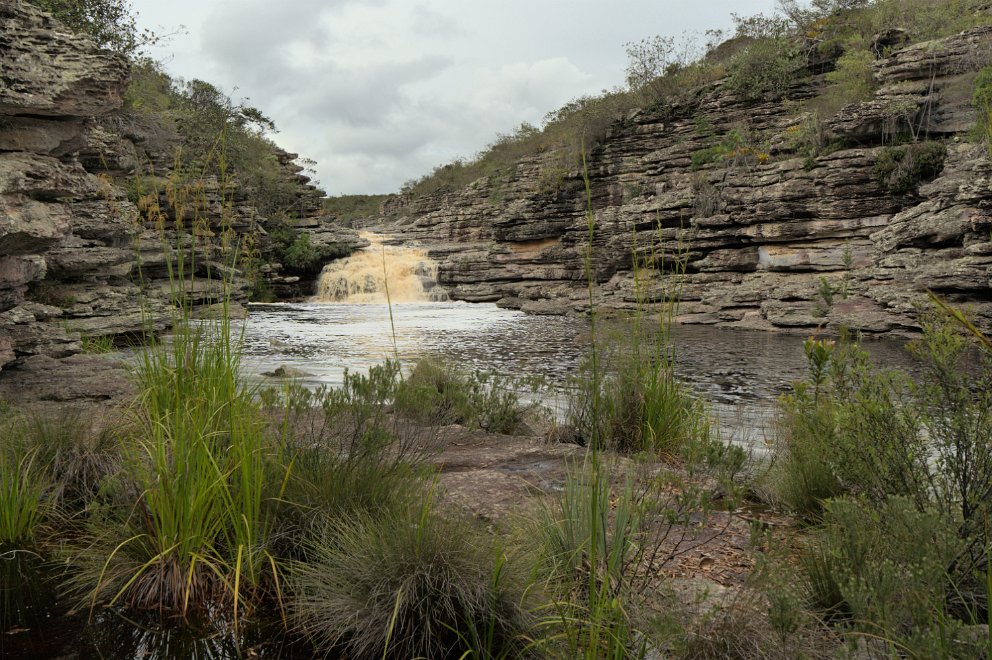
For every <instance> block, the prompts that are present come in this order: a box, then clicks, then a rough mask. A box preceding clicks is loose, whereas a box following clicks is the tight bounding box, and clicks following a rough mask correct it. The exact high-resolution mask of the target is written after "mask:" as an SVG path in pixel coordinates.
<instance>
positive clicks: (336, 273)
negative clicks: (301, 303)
mask: <svg viewBox="0 0 992 660" xmlns="http://www.w3.org/2000/svg"><path fill="white" fill-rule="evenodd" d="M360 235H361V236H362V238H365V239H367V240H368V241H369V244H370V245H369V246H368V247H367V248H364V249H362V250H359V251H358V252H355V253H354V254H352V255H351V256H349V257H346V258H344V259H339V260H337V261H334V262H331V263H329V264H327V265H326V266H324V270H322V271H321V273H320V279H319V280H318V281H317V295H316V296H315V298H314V300H315V301H317V302H343V303H385V302H386V286H387V285H388V287H389V300H390V301H392V302H394V303H395V302H427V301H441V300H447V294H446V293H445V292H444V290H443V289H441V288H440V287H438V286H437V264H436V263H435V262H434V261H433V260H431V259H430V258H429V257H428V256H427V253H426V252H424V251H423V250H418V249H415V248H407V247H398V246H393V245H384V244H383V240H384V239H385V238H387V237H385V236H382V235H380V234H373V233H370V232H362V233H361V234H360Z"/></svg>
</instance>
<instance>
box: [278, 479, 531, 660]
mask: <svg viewBox="0 0 992 660" xmlns="http://www.w3.org/2000/svg"><path fill="white" fill-rule="evenodd" d="M434 506H435V505H434V502H433V497H432V496H431V495H427V496H425V499H424V501H423V503H422V504H421V505H419V506H405V507H398V508H394V509H392V510H388V511H385V512H382V513H380V514H379V515H377V516H371V515H367V514H364V515H363V514H357V515H354V516H345V517H341V518H337V519H333V520H330V521H328V523H327V526H326V527H324V528H323V529H320V530H318V531H317V532H316V533H315V534H314V536H313V538H312V539H311V540H310V542H309V544H308V546H307V549H306V553H307V561H305V562H298V563H296V564H294V565H293V567H292V578H291V580H290V587H291V598H292V600H291V602H290V605H289V607H290V611H291V612H292V615H293V618H294V621H295V622H296V627H297V629H298V630H299V631H300V632H302V633H303V634H305V635H306V636H307V637H309V638H311V639H312V640H313V641H314V642H315V644H316V645H317V647H318V649H319V650H320V651H322V652H331V651H346V652H347V653H348V654H349V655H350V656H353V657H360V658H370V657H397V658H415V657H419V658H461V657H466V654H467V655H476V656H478V657H517V655H518V654H519V652H520V650H521V649H522V647H523V645H524V642H523V640H524V638H523V633H524V632H525V631H526V630H527V628H528V622H527V617H526V615H525V613H524V611H523V609H522V607H521V603H522V601H523V592H522V589H521V587H520V586H519V584H518V583H517V582H516V581H515V579H514V577H513V576H512V575H511V573H510V570H509V566H508V565H507V563H506V558H505V557H504V556H503V555H502V554H501V552H500V551H499V549H498V548H496V547H494V546H493V543H492V542H491V541H490V540H489V539H488V538H486V537H485V536H483V535H481V534H480V533H479V532H478V531H476V530H475V529H474V528H473V527H472V526H471V525H470V524H469V523H467V522H462V521H457V520H454V519H447V518H444V517H442V516H440V515H439V514H438V513H437V512H435V511H434Z"/></svg>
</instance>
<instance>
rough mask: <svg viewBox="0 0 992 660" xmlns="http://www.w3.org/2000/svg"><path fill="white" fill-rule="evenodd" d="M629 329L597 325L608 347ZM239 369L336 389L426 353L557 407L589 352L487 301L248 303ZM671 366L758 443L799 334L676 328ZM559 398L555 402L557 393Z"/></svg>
mask: <svg viewBox="0 0 992 660" xmlns="http://www.w3.org/2000/svg"><path fill="white" fill-rule="evenodd" d="M626 330H627V329H626V328H625V327H624V326H623V325H622V324H621V323H619V322H610V323H603V324H600V326H599V332H598V336H599V337H600V340H601V342H602V343H605V344H607V345H609V344H610V342H611V341H613V338H616V337H622V335H623V334H624V333H625V331H626ZM244 340H245V341H244V346H245V364H246V367H247V368H248V370H249V373H253V374H256V375H260V374H262V373H264V372H270V371H273V370H274V369H276V368H277V367H279V366H284V367H290V368H292V369H296V370H299V371H301V372H304V373H305V374H307V375H306V376H304V377H303V378H302V380H303V382H304V383H307V384H311V385H315V384H321V383H327V384H331V385H338V384H340V383H341V381H342V377H343V374H344V370H345V369H350V370H352V371H355V370H365V369H367V368H368V367H370V366H372V365H375V364H378V363H380V362H382V361H383V360H385V359H387V358H391V357H398V358H399V359H400V360H401V361H403V362H409V361H411V360H413V359H415V358H416V357H418V356H422V355H428V354H434V355H439V356H441V357H443V358H445V359H446V360H448V361H449V362H451V363H453V364H455V365H457V366H459V367H461V368H464V369H469V370H471V369H484V370H491V371H496V372H499V373H502V374H507V375H514V376H540V377H543V378H544V379H545V380H546V382H547V383H548V385H549V387H550V390H551V392H550V393H549V395H548V396H547V402H549V403H550V404H551V406H552V407H558V408H560V401H561V397H560V388H561V387H562V386H564V385H565V383H566V381H567V378H568V376H569V374H572V373H574V372H575V371H576V369H577V368H578V366H579V365H580V363H581V361H582V360H583V358H584V357H585V356H586V355H587V354H588V351H589V345H590V332H589V324H588V321H586V320H584V319H577V318H568V317H560V316H531V315H527V314H523V313H521V312H517V311H513V310H506V309H501V308H499V307H497V306H496V305H494V304H471V303H464V302H458V303H401V304H394V305H393V306H392V309H391V310H390V307H388V306H387V305H383V304H320V303H304V304H272V305H252V306H251V309H250V315H249V317H248V319H247V320H246V321H245V325H244ZM674 340H675V341H674V346H675V361H676V370H677V372H678V374H679V376H680V377H681V378H682V379H683V380H685V381H686V382H688V383H689V384H690V385H691V386H692V387H693V388H694V389H695V390H696V391H697V392H698V393H699V394H701V395H702V396H703V397H704V398H705V399H706V400H707V401H708V402H709V403H710V404H711V407H712V409H713V410H714V412H715V414H716V416H717V418H718V419H719V421H720V426H721V428H722V430H723V432H724V433H725V434H726V435H727V436H728V437H729V438H731V439H734V440H737V441H742V442H748V443H756V444H759V445H760V444H762V443H763V441H764V440H765V439H766V437H767V436H768V435H770V427H771V420H772V418H773V416H774V408H775V399H776V397H778V396H779V395H780V394H782V393H784V392H787V391H788V390H789V389H790V387H791V385H792V383H793V382H795V381H797V380H800V379H802V378H803V377H804V375H805V370H806V362H805V357H804V354H803V340H804V337H802V336H797V335H785V334H776V333H769V332H761V331H748V330H735V329H727V328H713V327H708V326H681V327H678V328H676V330H675V332H674ZM867 346H868V347H869V350H870V351H871V354H872V357H873V359H874V360H875V361H876V362H879V363H883V364H887V365H890V366H904V367H905V366H908V365H909V362H910V360H909V356H908V354H907V353H906V351H905V349H904V348H903V342H900V341H896V340H885V341H871V342H870V343H869V344H867ZM556 391H557V394H556Z"/></svg>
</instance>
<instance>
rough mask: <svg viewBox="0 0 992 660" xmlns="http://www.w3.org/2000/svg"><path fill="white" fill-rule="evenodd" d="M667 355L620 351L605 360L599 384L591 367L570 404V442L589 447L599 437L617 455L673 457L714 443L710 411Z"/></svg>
mask: <svg viewBox="0 0 992 660" xmlns="http://www.w3.org/2000/svg"><path fill="white" fill-rule="evenodd" d="M663 351H664V349H661V350H660V351H659V352H651V351H645V350H644V349H643V348H642V347H640V346H638V345H636V344H635V345H634V346H623V345H620V346H616V347H615V349H614V350H613V351H610V352H606V353H605V355H603V356H602V357H601V361H600V367H601V368H602V369H603V372H604V373H603V375H602V377H601V378H600V379H599V380H598V381H596V380H595V379H592V378H590V377H589V376H590V372H591V368H592V366H591V364H590V361H587V362H586V364H585V365H584V366H583V367H582V368H581V370H580V372H579V376H578V377H577V378H576V379H574V382H573V389H572V391H571V397H570V398H569V400H568V402H567V405H568V408H567V410H566V422H565V424H566V431H568V432H570V433H572V434H574V435H573V437H572V438H570V439H572V440H574V441H577V442H579V443H580V444H584V445H588V444H589V442H590V440H591V438H593V437H597V438H599V439H600V440H601V442H602V443H603V447H604V448H606V449H610V450H612V451H617V452H621V453H638V452H650V453H655V454H662V455H668V456H672V457H674V456H679V455H682V453H683V452H684V451H685V450H687V448H688V447H689V445H692V444H694V443H699V442H705V441H707V440H709V438H710V427H709V420H708V416H707V412H706V409H705V406H704V405H703V403H702V401H700V399H699V398H698V397H697V396H696V395H695V394H694V393H693V392H692V391H691V390H690V389H689V388H688V387H687V386H686V385H685V384H683V383H682V382H681V381H680V380H679V379H678V378H677V376H676V375H675V370H674V367H673V365H672V364H671V361H670V360H669V358H668V356H667V355H666V354H664V352H663ZM593 387H597V388H598V389H599V391H598V392H594V391H592V388H593Z"/></svg>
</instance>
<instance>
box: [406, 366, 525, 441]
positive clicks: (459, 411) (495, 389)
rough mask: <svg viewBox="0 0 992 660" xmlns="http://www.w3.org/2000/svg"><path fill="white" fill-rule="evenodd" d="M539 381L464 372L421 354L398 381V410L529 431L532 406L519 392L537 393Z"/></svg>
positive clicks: (433, 419) (491, 428)
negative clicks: (527, 403)
mask: <svg viewBox="0 0 992 660" xmlns="http://www.w3.org/2000/svg"><path fill="white" fill-rule="evenodd" d="M537 385H538V383H536V382H531V381H528V380H522V379H513V378H508V377H505V376H500V375H498V374H493V373H484V372H482V371H478V370H476V371H473V372H471V373H469V374H467V375H465V374H460V373H458V372H457V371H455V369H454V368H453V367H452V366H451V365H450V364H446V363H445V362H443V361H441V360H439V359H435V358H422V359H420V360H418V361H417V363H416V364H415V365H414V367H413V369H412V370H411V372H410V376H409V377H408V378H406V379H405V380H404V381H403V382H402V383H401V384H400V386H399V388H398V391H397V394H396V408H397V410H398V411H399V412H400V414H403V415H407V416H409V417H411V418H412V419H416V420H418V421H421V422H429V423H431V424H439V425H445V424H463V425H465V426H469V427H473V428H479V429H482V430H484V431H488V432H489V433H504V434H508V435H513V434H517V433H523V432H525V431H526V430H527V416H528V414H529V413H530V412H532V411H533V408H534V406H532V405H526V404H524V403H522V402H521V401H520V398H519V395H518V394H517V392H518V390H520V389H523V388H527V389H530V390H532V391H533V390H534V389H535V388H536V387H537Z"/></svg>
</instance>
